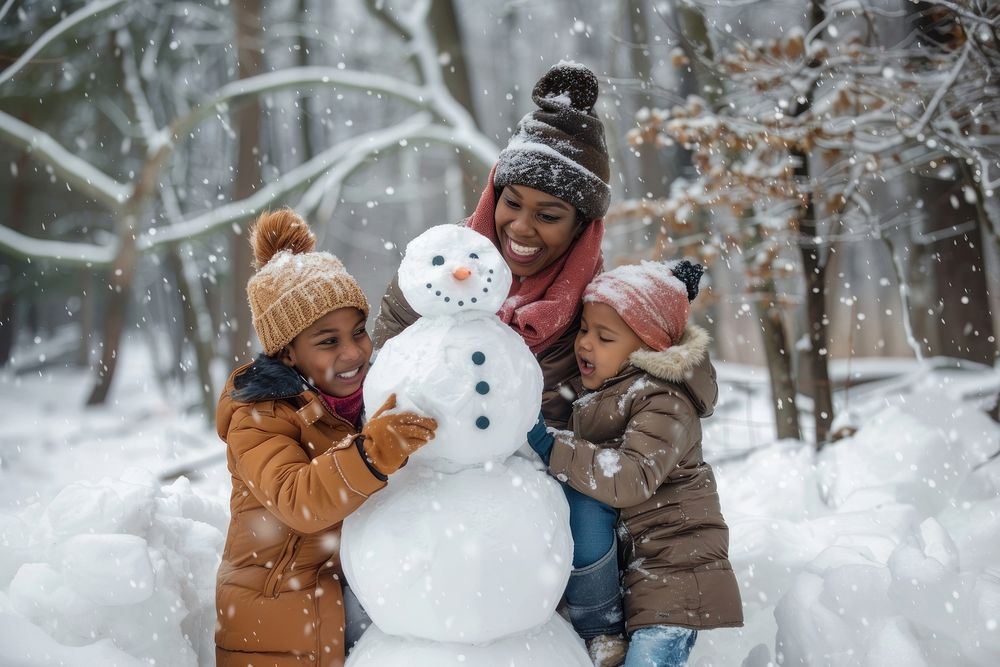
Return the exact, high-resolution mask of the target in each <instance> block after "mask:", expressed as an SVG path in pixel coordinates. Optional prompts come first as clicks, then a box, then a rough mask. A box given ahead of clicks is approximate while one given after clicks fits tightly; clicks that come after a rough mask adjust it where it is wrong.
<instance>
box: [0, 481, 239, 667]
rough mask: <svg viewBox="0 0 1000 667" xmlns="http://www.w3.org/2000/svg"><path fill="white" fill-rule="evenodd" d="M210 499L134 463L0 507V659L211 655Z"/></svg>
mask: <svg viewBox="0 0 1000 667" xmlns="http://www.w3.org/2000/svg"><path fill="white" fill-rule="evenodd" d="M228 522H229V511H228V507H227V506H226V505H225V504H224V503H223V502H222V501H220V500H218V499H215V498H211V497H207V496H204V495H199V494H197V493H195V492H194V491H193V490H192V489H191V486H190V484H189V483H188V481H187V480H186V479H184V478H181V479H179V480H178V481H176V482H174V483H173V484H171V485H169V486H161V485H160V484H159V483H158V482H157V481H156V479H155V477H153V475H152V474H151V473H149V472H147V471H145V470H140V469H135V468H134V469H130V470H128V471H127V472H126V473H125V474H124V475H123V476H122V478H121V479H119V480H117V481H112V480H110V479H107V478H105V479H103V480H101V481H100V482H97V483H93V482H75V483H73V484H70V485H69V486H66V487H65V488H64V489H63V490H62V491H61V492H60V493H59V494H58V495H57V496H56V497H55V498H54V499H53V500H52V501H51V502H50V503H49V504H48V506H47V507H42V506H40V505H34V506H31V507H28V508H27V509H25V510H24V511H22V512H20V513H19V514H17V515H11V514H0V546H2V549H0V664H3V665H52V664H66V665H107V666H111V665H119V666H131V665H150V664H155V665H178V666H185V665H197V664H212V663H213V662H214V644H213V633H214V629H215V614H214V607H215V604H214V596H215V574H216V570H217V568H218V564H219V556H220V554H221V551H222V545H223V542H224V539H225V530H226V528H227V526H228Z"/></svg>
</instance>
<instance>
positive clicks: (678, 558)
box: [529, 262, 743, 667]
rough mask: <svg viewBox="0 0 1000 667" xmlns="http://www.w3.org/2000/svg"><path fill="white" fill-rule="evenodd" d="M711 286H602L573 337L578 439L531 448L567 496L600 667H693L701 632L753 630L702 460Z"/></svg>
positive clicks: (637, 274) (582, 620) (658, 274)
mask: <svg viewBox="0 0 1000 667" xmlns="http://www.w3.org/2000/svg"><path fill="white" fill-rule="evenodd" d="M701 274H702V268H701V267H700V266H698V265H692V264H691V263H690V262H679V263H677V264H674V265H668V264H659V263H654V262H642V263H641V264H639V265H634V266H622V267H619V268H617V269H614V270H612V271H609V272H607V273H603V274H601V275H599V276H598V277H597V278H595V279H594V280H593V282H591V283H590V285H589V286H588V287H587V289H586V290H585V292H584V295H583V304H584V305H583V320H582V322H581V326H580V332H579V334H578V335H577V337H576V346H575V352H576V359H577V363H578V364H579V367H580V374H581V378H580V382H581V384H582V389H584V390H586V391H585V393H583V395H582V396H580V397H579V398H578V399H577V400H576V401H575V403H574V404H573V418H572V421H571V422H570V425H571V428H572V429H573V431H572V433H570V432H568V431H557V432H555V436H554V437H553V435H552V434H551V433H548V432H547V431H546V430H545V428H544V425H543V424H541V423H540V424H539V425H538V426H536V427H535V429H533V430H532V432H531V434H529V442H530V443H531V445H532V447H533V448H534V449H535V451H536V452H538V453H539V454H540V455H541V456H542V458H543V459H544V460H545V461H546V462H547V463H548V465H549V471H550V472H551V473H552V474H553V475H554V476H555V477H556V478H557V479H559V480H560V481H562V482H565V484H566V485H567V487H566V493H567V498H568V500H569V501H570V515H571V528H572V530H573V538H574V542H575V543H576V552H575V553H574V563H573V565H574V568H576V569H574V571H573V574H572V575H571V577H570V583H569V585H568V586H567V589H566V602H567V606H568V610H569V612H570V617H571V619H572V620H573V621H574V625H576V626H577V627H578V631H580V630H581V628H582V632H581V636H583V637H584V638H585V639H589V641H588V647H589V648H590V651H591V657H592V658H594V660H595V664H597V665H602V666H609V667H610V666H614V665H619V664H621V663H622V660H623V659H624V661H625V662H624V664H625V665H626V667H633V666H635V667H637V666H638V665H644V666H649V667H664V666H668V665H670V666H672V665H683V664H685V662H686V661H687V658H688V655H689V654H690V652H691V648H692V647H693V646H694V641H695V638H696V637H697V631H698V630H704V629H709V628H718V627H728V626H738V625H742V622H743V614H742V608H741V604H740V594H739V588H738V586H737V583H736V579H735V577H734V576H733V571H732V566H731V565H730V563H729V560H728V543H729V530H728V528H727V526H726V523H725V521H724V520H723V518H722V512H721V509H720V507H719V496H718V493H717V492H716V484H715V477H714V475H713V473H712V468H711V467H710V466H709V465H708V464H707V463H705V461H704V460H703V459H702V451H701V422H700V419H702V418H704V417H708V416H709V415H711V414H712V411H713V409H714V406H715V399H716V396H717V394H718V388H717V385H716V382H715V370H714V369H713V367H712V365H711V363H710V362H709V360H708V334H707V333H706V332H705V331H704V330H703V329H700V328H699V327H696V326H693V325H689V324H688V323H687V319H688V308H689V306H688V303H689V301H690V300H691V299H694V297H695V296H696V295H697V293H698V280H699V279H700V277H701ZM618 512H620V517H618V518H619V519H620V520H619V521H618V536H619V540H620V544H619V551H620V555H621V557H622V559H623V560H622V562H623V563H624V564H625V572H624V589H625V595H624V600H623V601H624V608H625V618H626V625H627V630H628V633H629V634H630V639H631V641H630V643H629V644H628V648H627V655H625V644H624V640H619V641H618V642H616V641H615V638H614V636H613V635H612V634H610V632H611V631H613V630H614V628H613V627H612V626H611V624H609V623H608V622H607V621H608V620H611V619H613V618H614V616H615V605H616V604H618V603H619V602H618V599H617V593H618V562H617V559H616V558H614V556H615V549H614V543H615V540H614V534H613V532H612V526H613V525H614V521H615V515H616V513H618ZM581 554H583V556H584V557H583V558H578V557H577V556H579V555H581ZM612 593H614V595H612ZM595 631H597V634H596V635H595ZM588 634H589V637H588Z"/></svg>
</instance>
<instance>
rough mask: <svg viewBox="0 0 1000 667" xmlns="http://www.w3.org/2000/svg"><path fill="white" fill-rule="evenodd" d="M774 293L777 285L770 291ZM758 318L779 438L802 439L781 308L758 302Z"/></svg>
mask: <svg viewBox="0 0 1000 667" xmlns="http://www.w3.org/2000/svg"><path fill="white" fill-rule="evenodd" d="M767 293H768V294H770V295H773V294H774V286H773V285H771V286H770V289H769V290H768V291H767ZM756 313H757V319H759V320H760V330H761V338H762V341H763V346H764V354H765V355H766V357H767V368H768V377H769V378H770V381H771V405H772V407H773V408H774V428H775V432H776V435H777V437H778V438H779V439H782V440H783V439H786V438H793V439H795V440H800V439H801V438H802V432H801V430H800V428H799V410H798V407H797V406H796V405H795V394H796V390H795V382H794V381H793V379H792V358H791V354H789V347H788V337H787V335H786V334H785V327H784V324H783V323H782V321H781V310H780V309H779V308H778V306H777V304H776V303H775V302H774V300H770V301H768V302H767V303H758V304H757V307H756Z"/></svg>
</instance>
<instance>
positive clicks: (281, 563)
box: [264, 535, 302, 598]
mask: <svg viewBox="0 0 1000 667" xmlns="http://www.w3.org/2000/svg"><path fill="white" fill-rule="evenodd" d="M301 540H302V538H301V537H300V536H299V535H293V536H292V538H291V539H290V540H289V541H288V543H287V544H285V548H284V550H283V551H282V552H281V557H280V558H279V559H278V562H277V563H275V564H274V567H273V568H271V572H270V573H268V575H267V579H266V580H265V581H264V596H265V597H269V598H276V597H278V594H277V593H276V591H277V589H278V580H279V579H280V578H281V575H282V574H283V573H284V571H285V568H287V567H288V563H289V562H291V560H292V559H293V558H295V553H296V551H298V547H299V542H300V541H301Z"/></svg>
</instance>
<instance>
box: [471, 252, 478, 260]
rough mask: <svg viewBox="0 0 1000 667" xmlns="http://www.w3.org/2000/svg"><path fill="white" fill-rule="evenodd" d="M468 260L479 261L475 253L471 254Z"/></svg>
mask: <svg viewBox="0 0 1000 667" xmlns="http://www.w3.org/2000/svg"><path fill="white" fill-rule="evenodd" d="M469 259H479V255H477V254H476V253H471V254H470V255H469Z"/></svg>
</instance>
